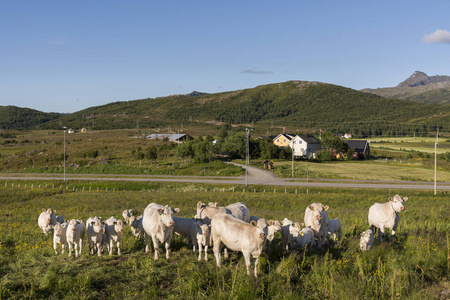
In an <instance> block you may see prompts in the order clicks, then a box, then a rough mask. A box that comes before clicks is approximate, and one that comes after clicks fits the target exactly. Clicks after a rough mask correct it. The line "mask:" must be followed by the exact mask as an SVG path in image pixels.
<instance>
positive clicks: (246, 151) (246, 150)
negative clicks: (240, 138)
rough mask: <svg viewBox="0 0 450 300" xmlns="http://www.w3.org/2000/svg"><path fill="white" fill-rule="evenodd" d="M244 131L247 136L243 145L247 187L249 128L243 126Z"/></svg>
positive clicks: (246, 183) (246, 184)
mask: <svg viewBox="0 0 450 300" xmlns="http://www.w3.org/2000/svg"><path fill="white" fill-rule="evenodd" d="M245 131H246V132H245V133H246V136H247V143H246V145H245V187H248V163H249V161H248V156H249V152H250V151H249V145H248V135H249V133H250V130H249V129H248V128H245Z"/></svg>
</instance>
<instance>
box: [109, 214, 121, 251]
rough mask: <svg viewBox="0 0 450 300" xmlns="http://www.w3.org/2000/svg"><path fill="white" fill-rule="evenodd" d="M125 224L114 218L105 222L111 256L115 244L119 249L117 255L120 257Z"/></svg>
mask: <svg viewBox="0 0 450 300" xmlns="http://www.w3.org/2000/svg"><path fill="white" fill-rule="evenodd" d="M123 225H124V224H123V222H122V220H117V219H116V218H114V217H111V218H109V219H108V220H106V221H105V232H106V240H107V244H106V245H107V246H108V250H109V255H112V251H113V247H114V243H116V247H117V255H120V243H121V242H122V234H123Z"/></svg>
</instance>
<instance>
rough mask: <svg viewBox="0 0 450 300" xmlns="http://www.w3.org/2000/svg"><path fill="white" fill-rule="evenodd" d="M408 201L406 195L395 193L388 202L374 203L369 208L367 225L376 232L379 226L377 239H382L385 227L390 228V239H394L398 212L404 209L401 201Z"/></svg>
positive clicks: (398, 218)
mask: <svg viewBox="0 0 450 300" xmlns="http://www.w3.org/2000/svg"><path fill="white" fill-rule="evenodd" d="M406 201H408V197H404V198H402V197H400V196H399V195H395V196H394V197H389V202H386V203H375V204H374V205H372V206H371V207H370V208H369V225H370V229H371V230H372V231H373V232H374V233H376V229H377V228H379V229H380V232H378V241H380V239H381V240H383V239H384V231H385V229H386V228H387V229H390V230H392V240H395V231H396V230H397V226H398V222H399V220H400V217H399V215H398V213H399V212H401V211H403V210H405V207H404V206H403V203H404V202H406Z"/></svg>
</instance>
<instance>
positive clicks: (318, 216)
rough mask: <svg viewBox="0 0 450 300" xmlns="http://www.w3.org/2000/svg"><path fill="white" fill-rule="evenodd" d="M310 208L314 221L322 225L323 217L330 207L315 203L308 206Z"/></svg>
mask: <svg viewBox="0 0 450 300" xmlns="http://www.w3.org/2000/svg"><path fill="white" fill-rule="evenodd" d="M308 208H309V209H310V210H311V211H313V214H314V219H315V220H316V221H317V222H319V224H322V215H323V213H324V212H325V211H327V210H328V208H329V206H328V205H325V206H323V205H322V203H313V204H311V205H310V206H308Z"/></svg>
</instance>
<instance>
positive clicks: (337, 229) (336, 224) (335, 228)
mask: <svg viewBox="0 0 450 300" xmlns="http://www.w3.org/2000/svg"><path fill="white" fill-rule="evenodd" d="M336 233H337V234H338V239H337V240H336ZM331 235H333V237H334V241H339V242H340V241H341V235H342V228H341V221H339V219H332V220H330V221H329V223H328V234H327V238H329V237H330V236H331Z"/></svg>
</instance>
